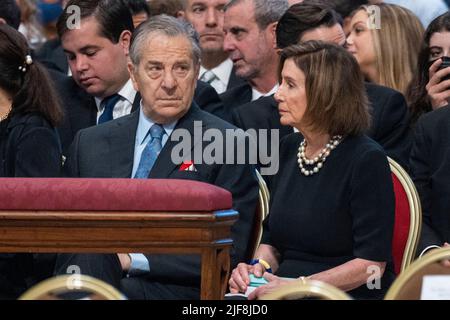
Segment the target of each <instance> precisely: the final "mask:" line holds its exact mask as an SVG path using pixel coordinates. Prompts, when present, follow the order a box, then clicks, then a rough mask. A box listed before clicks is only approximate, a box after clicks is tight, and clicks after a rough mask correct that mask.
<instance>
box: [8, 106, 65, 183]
mask: <svg viewBox="0 0 450 320" xmlns="http://www.w3.org/2000/svg"><path fill="white" fill-rule="evenodd" d="M4 125H6V128H4V127H3V126H4ZM1 131H2V133H1V141H0V148H1V150H0V152H1V157H2V160H3V161H2V163H1V166H0V169H1V170H0V176H1V177H59V176H60V175H61V147H60V144H59V138H58V136H57V133H56V131H55V129H54V128H53V127H52V126H51V125H50V123H49V122H48V121H47V120H45V118H43V117H42V116H41V115H39V114H36V113H29V114H25V115H22V114H17V115H14V116H13V117H12V118H11V119H10V120H9V122H5V124H3V123H2V130H1Z"/></svg>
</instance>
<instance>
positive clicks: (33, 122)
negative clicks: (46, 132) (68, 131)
mask: <svg viewBox="0 0 450 320" xmlns="http://www.w3.org/2000/svg"><path fill="white" fill-rule="evenodd" d="M19 126H20V127H46V128H53V127H52V125H51V124H50V122H48V120H47V119H46V118H45V117H44V116H42V115H41V114H39V113H35V112H32V113H26V114H15V115H13V116H12V117H11V120H10V121H9V124H8V129H10V130H12V129H14V128H16V127H19Z"/></svg>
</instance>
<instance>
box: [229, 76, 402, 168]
mask: <svg viewBox="0 0 450 320" xmlns="http://www.w3.org/2000/svg"><path fill="white" fill-rule="evenodd" d="M365 86H366V91H367V95H368V98H369V102H370V107H371V108H370V110H371V114H372V125H371V127H370V129H369V132H368V136H369V137H371V138H372V139H373V140H375V141H376V142H378V143H379V144H380V145H381V146H382V147H383V148H384V150H385V151H386V153H387V155H388V156H390V157H391V158H393V159H394V160H396V161H397V162H399V163H400V164H401V165H402V166H403V167H404V168H408V157H409V151H410V145H411V139H410V134H409V127H408V119H409V115H408V107H407V105H406V101H405V99H404V97H403V95H402V94H401V93H399V92H397V91H395V90H392V89H389V88H386V87H382V86H379V85H375V84H370V83H366V84H365ZM232 123H233V124H234V125H236V126H237V127H239V128H242V129H244V130H247V129H250V128H253V129H279V130H280V139H281V138H282V137H284V136H285V135H287V134H289V133H291V132H293V129H292V128H291V127H287V126H282V125H281V123H280V115H279V113H278V104H277V102H276V101H275V99H274V98H273V96H271V97H263V98H260V99H258V100H255V101H252V102H250V103H248V104H245V105H242V106H240V107H239V108H237V109H235V110H234V111H233V113H232ZM269 133H270V132H269ZM269 141H270V140H269Z"/></svg>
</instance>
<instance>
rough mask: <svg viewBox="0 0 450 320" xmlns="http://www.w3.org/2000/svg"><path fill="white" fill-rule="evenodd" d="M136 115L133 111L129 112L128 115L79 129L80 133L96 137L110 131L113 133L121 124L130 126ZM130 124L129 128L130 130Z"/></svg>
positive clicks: (107, 133) (108, 133)
mask: <svg viewBox="0 0 450 320" xmlns="http://www.w3.org/2000/svg"><path fill="white" fill-rule="evenodd" d="M135 117H136V115H135V114H134V113H131V114H129V115H126V116H123V117H120V118H117V119H114V120H111V121H108V122H105V123H102V124H98V125H95V126H92V127H88V128H84V129H81V130H80V131H79V132H80V135H83V136H84V137H94V136H96V137H98V136H103V135H110V134H111V133H114V132H115V130H118V129H119V128H120V127H123V126H127V125H128V126H130V125H131V124H132V123H133V119H135ZM131 128H132V127H131V126H130V130H131Z"/></svg>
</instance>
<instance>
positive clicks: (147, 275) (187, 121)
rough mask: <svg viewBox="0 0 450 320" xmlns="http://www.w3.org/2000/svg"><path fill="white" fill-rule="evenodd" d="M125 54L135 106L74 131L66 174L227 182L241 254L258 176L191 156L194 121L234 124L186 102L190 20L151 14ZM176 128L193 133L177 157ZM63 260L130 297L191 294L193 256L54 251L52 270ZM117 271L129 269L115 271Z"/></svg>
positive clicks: (193, 40)
mask: <svg viewBox="0 0 450 320" xmlns="http://www.w3.org/2000/svg"><path fill="white" fill-rule="evenodd" d="M130 57H131V61H132V62H131V63H130V64H129V70H130V74H131V79H132V81H133V85H134V87H135V89H136V91H139V92H140V93H141V95H142V102H141V105H140V108H139V111H137V112H134V113H132V114H131V115H128V116H125V117H122V118H120V119H116V120H113V121H110V122H108V123H105V124H102V125H99V126H96V127H92V128H87V129H84V130H81V131H79V132H78V134H77V136H76V137H75V140H74V143H73V145H72V147H71V150H70V153H69V157H68V159H67V162H66V170H67V173H68V175H69V176H73V177H121V178H127V177H128V178H130V177H132V178H176V179H190V180H198V181H203V182H207V183H211V184H214V185H217V186H219V187H222V188H224V189H227V190H229V191H230V192H231V193H232V195H233V208H234V209H236V210H238V211H239V220H238V222H237V223H236V224H235V225H234V226H233V228H232V238H233V240H234V245H233V250H232V254H231V259H232V265H236V264H237V262H238V261H240V260H241V259H245V258H246V257H247V256H248V252H247V247H248V244H249V240H250V233H251V228H252V225H253V215H254V212H255V209H256V204H257V196H258V184H257V180H256V178H255V172H254V167H253V166H252V165H249V164H248V162H246V164H236V162H233V163H230V162H229V161H226V163H224V164H219V163H218V162H215V163H212V164H207V163H206V162H205V161H200V162H196V161H197V160H196V159H195V157H194V158H192V156H191V155H192V154H194V153H193V152H191V151H192V150H194V148H197V147H199V146H200V148H202V141H201V140H202V137H198V136H196V135H195V131H196V129H199V128H200V125H201V129H202V130H208V129H215V130H216V131H219V132H220V133H221V134H222V135H223V136H224V137H225V135H226V132H229V130H234V129H235V127H233V126H232V125H230V124H228V123H227V122H225V121H223V120H221V119H219V118H217V117H215V116H213V115H211V114H209V113H207V112H204V111H202V110H200V109H199V108H198V106H197V105H196V104H195V103H194V102H192V98H193V95H194V90H195V86H196V82H197V80H196V79H197V76H198V72H199V67H200V64H199V62H200V60H199V57H200V48H199V45H198V36H197V34H196V32H195V31H194V30H193V28H192V26H191V25H190V24H187V23H185V22H183V21H181V20H177V19H176V18H173V17H169V16H157V17H153V18H152V19H150V20H149V21H147V22H145V23H143V24H142V25H141V26H140V27H139V28H138V29H137V30H136V32H135V34H134V35H133V39H132V42H131V49H130ZM179 133H188V135H189V136H193V140H192V141H191V143H190V147H189V148H188V150H184V151H185V153H184V154H183V155H182V159H178V160H175V159H174V158H173V154H172V152H173V150H174V148H175V147H176V146H177V143H176V142H175V140H176V138H173V137H174V136H179ZM172 138H173V139H172ZM236 138H237V140H239V141H241V142H242V139H244V140H246V139H247V137H246V136H244V135H243V134H242V132H241V133H239V131H238V132H236ZM93 141H95V143H92V142H93ZM244 142H245V141H244ZM222 151H223V154H224V157H225V158H224V159H227V160H228V158H226V155H227V152H231V151H233V152H234V153H233V154H234V155H235V157H236V156H239V155H237V154H236V152H235V150H228V149H227V148H225V146H223V150H222ZM177 154H178V153H177ZM192 160H194V163H193V164H192V165H191V166H192V168H191V169H192V170H187V171H186V170H183V169H182V168H183V164H185V163H186V162H187V161H190V162H192ZM208 163H209V162H208ZM168 236H170V235H168ZM70 265H78V266H80V268H81V270H82V272H83V273H86V274H90V275H93V276H95V277H98V278H101V279H103V280H105V281H108V282H110V283H111V284H113V285H115V286H117V287H118V288H119V289H121V290H123V291H124V293H125V294H126V295H127V296H128V297H130V298H138V299H164V298H169V299H178V298H180V299H181V298H190V299H195V298H198V297H199V280H200V279H199V275H200V265H199V257H197V256H168V255H145V256H144V255H143V254H118V255H60V256H59V258H58V266H57V272H58V273H65V271H66V269H67V267H68V266H70ZM123 271H125V272H128V274H129V277H126V278H124V279H122V275H123ZM139 274H141V275H142V276H137V275H139Z"/></svg>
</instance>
